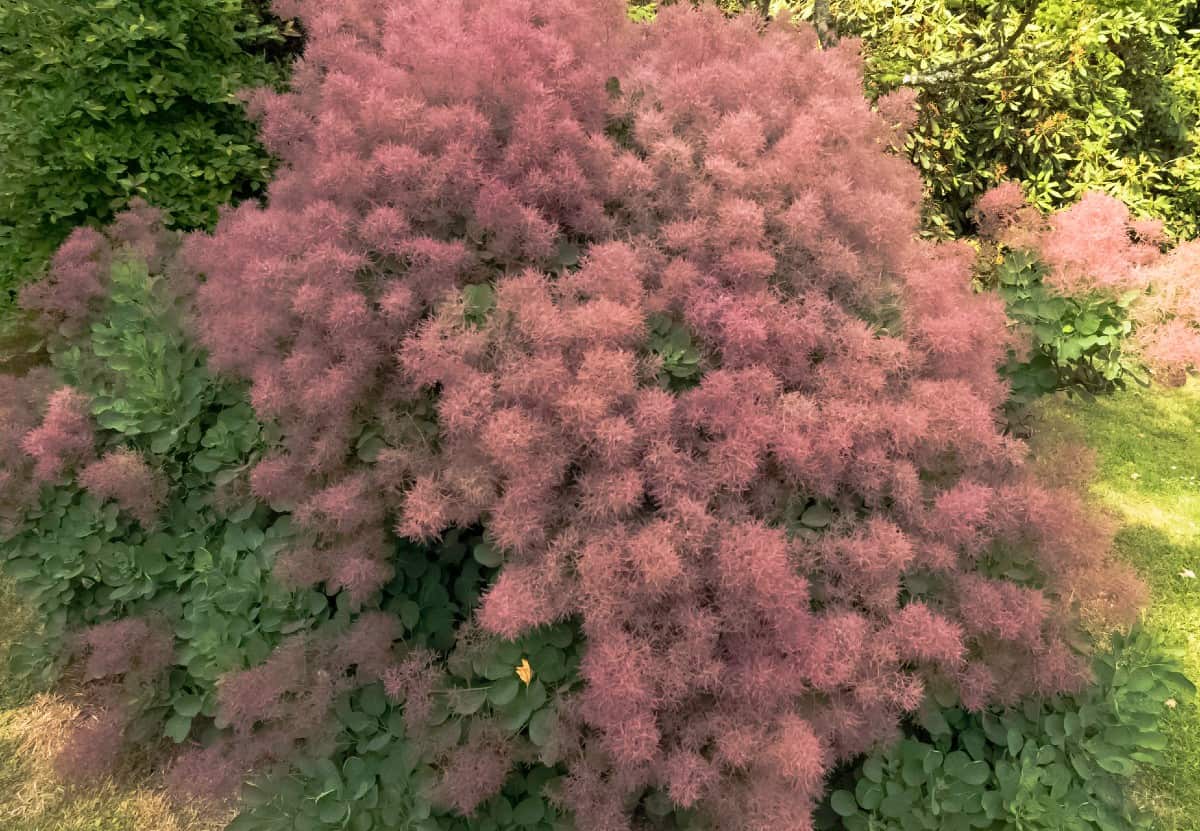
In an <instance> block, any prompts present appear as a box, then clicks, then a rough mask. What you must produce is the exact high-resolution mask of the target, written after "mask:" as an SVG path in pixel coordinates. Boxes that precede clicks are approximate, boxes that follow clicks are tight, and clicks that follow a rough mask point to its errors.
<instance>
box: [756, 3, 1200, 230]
mask: <svg viewBox="0 0 1200 831" xmlns="http://www.w3.org/2000/svg"><path fill="white" fill-rule="evenodd" d="M744 5H746V6H750V5H752V4H749V3H747V4H744ZM781 5H783V6H785V7H791V8H793V9H795V10H796V11H798V12H799V13H800V14H801V16H803V17H806V18H811V17H812V16H813V13H814V9H815V7H816V6H823V7H824V14H825V15H826V16H827V21H828V25H829V27H830V28H831V30H833V31H835V32H836V33H838V34H839V35H841V36H843V37H857V38H861V39H862V41H863V44H864V47H865V50H866V54H867V71H866V79H867V87H868V90H869V91H870V92H871V94H872V95H875V94H879V93H881V92H889V91H891V90H894V89H897V88H899V87H901V86H907V87H908V88H911V89H913V90H915V91H917V92H918V94H919V101H920V117H919V121H918V124H917V126H916V128H915V129H914V130H913V131H912V132H911V133H910V134H909V137H908V140H907V143H906V145H905V150H906V152H907V154H908V155H909V157H910V158H911V159H912V160H913V162H914V163H915V164H917V165H918V166H919V167H920V169H921V171H922V174H923V177H924V180H925V183H926V187H927V188H928V195H929V196H930V197H931V200H932V203H933V206H934V210H933V211H932V212H931V213H930V216H929V220H930V225H931V227H932V228H933V229H934V230H939V231H949V232H953V233H961V232H963V231H964V230H969V229H970V223H969V219H968V214H969V210H970V208H971V205H972V203H973V202H974V201H975V199H977V198H978V197H979V196H980V195H981V194H982V193H983V192H984V191H986V190H987V189H989V188H990V187H992V186H994V185H995V184H997V183H999V182H1001V181H1003V180H1005V179H1010V178H1011V179H1015V180H1018V181H1020V182H1022V183H1023V184H1024V185H1025V186H1026V188H1027V189H1028V191H1029V193H1030V194H1031V197H1032V198H1033V200H1034V201H1035V202H1036V203H1037V205H1038V206H1039V207H1041V208H1042V209H1043V210H1050V209H1052V208H1056V207H1060V206H1062V205H1064V204H1068V203H1070V202H1071V201H1073V200H1075V199H1077V198H1078V197H1079V196H1080V195H1081V194H1082V193H1084V192H1085V191H1087V190H1100V191H1104V192H1106V193H1109V194H1111V195H1113V196H1115V197H1117V198H1119V199H1120V200H1121V201H1123V202H1125V203H1126V204H1127V205H1129V206H1130V207H1131V208H1132V209H1133V210H1134V212H1135V213H1136V214H1137V215H1138V216H1158V217H1162V218H1163V219H1165V220H1166V223H1167V227H1168V230H1169V231H1170V232H1171V233H1172V234H1173V235H1177V236H1182V237H1192V236H1195V235H1196V233H1197V231H1198V230H1200V227H1198V226H1197V220H1196V217H1197V215H1198V213H1200V165H1198V163H1197V156H1196V152H1195V148H1196V142H1197V139H1198V138H1200V108H1198V107H1197V102H1198V101H1200V96H1197V90H1200V48H1198V45H1197V40H1196V37H1195V33H1196V29H1197V26H1198V25H1200V7H1198V6H1197V4H1196V3H1195V2H1194V0H1186V1H1185V2H1172V3H1162V2H1157V0H989V2H986V3H964V2H961V0H904V2H897V3H893V2H881V0H822V2H820V3H814V0H803V1H802V2H796V3H786V4H781Z"/></svg>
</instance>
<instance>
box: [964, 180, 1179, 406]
mask: <svg viewBox="0 0 1200 831" xmlns="http://www.w3.org/2000/svg"><path fill="white" fill-rule="evenodd" d="M975 215H976V217H977V218H978V221H979V224H980V230H981V233H982V234H983V236H984V237H985V239H987V240H988V241H989V242H990V243H992V244H993V246H994V249H993V250H996V251H997V252H998V255H997V258H996V259H997V261H998V262H1000V263H1001V265H1000V266H999V268H998V271H999V272H1004V270H1005V269H1006V268H1009V264H1010V263H1012V262H1015V263H1017V264H1018V268H1017V271H1018V272H1024V273H1026V274H1028V273H1029V272H1030V270H1031V269H1033V270H1037V271H1038V276H1037V283H1039V284H1040V285H1041V286H1044V291H1043V292H1042V296H1041V297H1040V298H1038V299H1039V300H1040V303H1038V304H1037V305H1036V308H1034V307H1031V308H1030V309H1025V310H1022V309H1017V312H1018V314H1017V317H1018V318H1019V317H1020V315H1021V313H1022V311H1034V312H1037V313H1047V309H1048V307H1052V308H1049V312H1048V313H1047V316H1048V317H1054V315H1053V312H1055V311H1058V310H1064V313H1063V314H1060V315H1059V317H1061V320H1057V319H1056V320H1053V321H1049V320H1048V321H1046V322H1053V323H1057V324H1061V325H1060V326H1058V327H1056V328H1057V331H1053V330H1051V329H1039V327H1038V326H1037V325H1036V323H1038V322H1041V321H1036V320H1034V321H1032V322H1034V323H1035V325H1034V327H1033V329H1034V337H1035V339H1036V341H1037V342H1038V344H1039V346H1044V347H1045V348H1044V352H1045V353H1046V355H1048V356H1050V357H1051V358H1052V360H1053V361H1054V363H1055V368H1056V370H1057V371H1058V372H1059V375H1060V376H1061V375H1062V374H1063V371H1064V368H1065V367H1067V366H1068V365H1070V364H1071V363H1072V362H1074V363H1076V364H1078V363H1080V362H1081V360H1082V359H1088V360H1090V358H1091V357H1092V356H1093V355H1095V354H1096V352H1097V350H1098V349H1105V350H1107V351H1108V352H1107V354H1108V356H1109V359H1108V361H1107V362H1106V363H1105V365H1103V366H1100V367H1097V368H1098V369H1100V370H1101V377H1102V378H1103V379H1104V380H1106V381H1108V382H1110V383H1111V382H1119V381H1120V380H1121V377H1122V376H1123V375H1131V374H1132V375H1133V376H1134V377H1137V371H1138V369H1137V368H1136V367H1134V366H1132V365H1131V364H1132V363H1133V361H1132V360H1126V359H1123V358H1121V351H1122V350H1123V351H1124V352H1127V353H1129V355H1130V356H1132V358H1136V360H1137V362H1139V363H1141V364H1144V366H1145V367H1146V368H1148V369H1149V370H1150V371H1151V372H1152V373H1153V374H1154V375H1155V376H1156V377H1158V378H1160V379H1162V380H1165V381H1167V382H1169V383H1181V382H1182V381H1183V380H1184V379H1185V378H1186V376H1187V374H1188V373H1189V372H1194V371H1196V370H1197V369H1200V284H1198V283H1197V280H1196V275H1197V274H1198V273H1200V242H1198V241H1195V240H1193V241H1187V242H1182V243H1179V244H1178V245H1175V246H1173V247H1171V246H1168V245H1167V244H1166V240H1165V238H1164V235H1163V230H1162V224H1161V223H1159V222H1156V221H1153V220H1140V219H1135V218H1134V217H1133V216H1131V214H1130V211H1129V209H1128V208H1127V207H1126V206H1125V205H1124V204H1122V203H1121V202H1119V201H1118V200H1116V199H1115V198H1113V197H1111V196H1108V195H1105V194H1102V193H1097V192H1089V193H1087V194H1085V195H1084V196H1083V197H1082V198H1081V199H1080V200H1079V201H1078V202H1076V203H1075V204H1073V205H1070V206H1068V207H1066V208H1063V209H1062V210H1060V211H1057V212H1055V213H1053V214H1049V215H1045V214H1043V213H1042V212H1040V211H1038V210H1037V209H1036V208H1034V207H1033V206H1031V205H1029V204H1027V203H1026V201H1025V197H1024V195H1023V193H1022V190H1021V187H1020V186H1019V185H1017V184H1016V183H1015V182H1006V183H1005V184H1003V185H1000V186H999V187H997V188H994V189H993V190H991V191H989V192H988V193H986V194H984V196H983V197H981V198H980V200H979V202H978V203H977V205H976V208H975ZM1000 282H1001V283H1002V284H1003V283H1005V280H1004V275H1003V274H1001V280H1000ZM1009 282H1010V284H1011V283H1012V281H1009ZM1002 290H1003V285H1002ZM1023 299H1028V298H1023ZM1011 309H1012V307H1011V306H1010V310H1011ZM1066 310H1069V312H1070V313H1065V312H1066ZM1101 388H1103V385H1101Z"/></svg>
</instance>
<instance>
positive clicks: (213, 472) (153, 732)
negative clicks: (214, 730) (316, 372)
mask: <svg viewBox="0 0 1200 831" xmlns="http://www.w3.org/2000/svg"><path fill="white" fill-rule="evenodd" d="M107 276H108V285H107V292H106V294H105V297H104V298H103V299H102V300H101V301H100V302H99V303H98V304H96V305H97V310H96V312H95V314H94V315H92V316H91V318H90V325H89V326H88V328H87V330H86V331H85V332H84V333H82V334H81V335H79V336H75V337H62V336H59V335H52V336H51V337H50V338H49V339H48V341H47V343H46V344H45V346H46V348H47V350H48V352H49V354H50V360H51V362H52V365H53V367H54V371H55V373H56V376H57V378H58V379H59V380H60V381H62V382H65V383H67V384H69V385H71V386H72V387H74V388H75V389H77V390H79V391H81V392H83V393H85V394H86V395H87V396H88V397H89V400H90V415H91V416H92V418H94V420H95V421H96V423H97V424H99V425H100V426H101V428H102V429H101V430H99V431H98V434H97V437H96V438H97V441H96V443H97V447H98V449H99V451H100V452H104V451H105V450H113V449H117V448H125V449H128V450H132V451H135V452H136V453H138V454H140V455H141V457H142V458H144V459H146V460H147V462H148V463H149V465H150V466H151V467H152V468H154V469H156V470H158V471H161V472H162V474H164V475H165V478H166V481H167V483H168V496H167V499H166V501H165V504H164V505H163V506H162V508H161V511H160V515H159V517H158V520H157V522H155V523H153V524H152V525H151V526H149V527H145V526H144V525H143V523H142V521H140V520H137V519H135V518H133V517H131V516H129V515H127V513H126V512H125V511H122V510H121V508H120V506H119V504H118V503H117V502H113V501H102V500H100V499H98V498H97V496H96V495H94V494H93V493H90V492H89V491H88V490H87V489H86V488H85V487H82V486H81V484H80V482H79V481H78V480H77V479H71V478H67V479H64V480H62V481H59V482H57V483H54V484H52V485H50V486H47V487H44V488H43V489H42V492H41V494H40V497H39V499H38V502H37V504H36V505H35V506H34V507H32V509H31V510H30V511H28V513H27V516H26V522H25V526H24V529H23V530H22V531H21V532H20V533H18V534H16V535H15V536H13V537H12V538H10V539H9V540H7V541H6V543H5V546H4V549H3V565H4V569H5V571H6V573H7V574H8V575H9V576H10V577H11V578H12V579H13V580H14V581H15V585H16V588H17V591H18V592H19V593H20V596H21V597H22V598H23V600H24V601H25V602H27V603H29V604H30V605H31V606H32V607H33V608H34V610H35V611H36V614H37V618H38V619H39V620H40V621H41V622H42V624H43V625H42V628H41V629H40V631H38V632H37V633H36V636H35V637H33V638H30V639H29V640H28V641H26V642H25V643H23V644H21V645H20V646H19V647H17V648H16V649H14V666H15V668H16V669H17V670H18V671H19V672H21V673H23V674H25V675H27V676H29V677H32V678H35V679H37V680H38V681H39V682H40V683H48V682H51V681H53V680H54V679H55V678H56V677H57V676H58V675H59V674H60V673H61V671H62V669H63V667H64V664H65V663H66V662H67V661H68V660H69V659H70V658H71V657H72V655H73V650H72V649H71V648H70V646H71V640H70V637H69V636H70V635H71V634H72V633H75V632H77V631H79V630H81V629H84V628H86V627H90V626H95V625H97V624H102V623H105V622H108V621H115V620H120V619H125V618H142V617H150V618H153V619H155V620H157V621H160V622H161V623H162V625H164V626H165V627H167V631H169V632H170V633H171V634H172V635H173V638H174V641H175V654H174V659H173V663H172V666H171V668H170V671H169V672H168V674H167V678H166V681H165V682H164V683H162V684H159V685H157V686H155V687H154V688H153V689H151V690H149V691H148V692H145V693H144V694H142V697H141V698H139V700H137V701H134V702H125V704H126V706H129V707H130V708H131V710H132V711H133V712H134V713H135V718H134V720H133V724H132V725H131V727H130V729H129V730H128V731H127V732H126V737H127V738H128V739H131V740H132V739H137V738H144V737H150V738H153V737H155V736H161V735H166V736H168V737H169V738H170V739H172V740H173V741H175V742H182V741H183V740H184V739H186V738H187V737H188V736H189V735H192V734H193V725H194V724H195V725H197V726H200V725H209V724H211V717H212V716H213V715H214V713H215V703H216V702H215V697H214V692H215V685H216V680H217V678H218V677H219V676H220V675H222V674H224V673H227V672H229V671H231V670H235V669H242V668H244V667H247V666H251V665H253V664H255V663H257V662H259V661H261V660H262V659H263V658H265V657H266V655H267V654H268V653H269V652H270V651H271V649H272V648H273V647H274V646H275V645H277V644H278V642H279V641H280V639H281V638H282V637H283V636H284V635H285V634H288V633H291V632H295V631H298V630H300V629H304V628H307V627H309V626H311V625H313V623H314V622H316V621H317V620H322V619H325V618H327V617H329V615H330V614H331V610H330V609H329V608H328V603H327V600H326V598H325V595H323V594H322V593H320V592H317V591H302V592H292V591H288V590H287V589H285V588H283V587H281V586H280V585H279V584H278V583H277V582H275V581H274V580H272V579H271V577H270V571H271V567H272V565H273V562H274V558H275V554H276V553H277V552H278V551H279V550H280V549H281V548H282V547H283V546H284V545H285V544H286V543H287V542H288V541H289V540H290V539H291V538H292V533H293V532H292V529H291V521H290V517H289V516H287V515H284V514H280V513H277V512H275V511H273V510H272V509H270V508H269V507H267V506H265V505H261V504H259V503H257V502H255V501H254V500H253V499H250V498H248V497H245V496H240V497H238V496H236V494H237V493H238V492H239V484H238V483H239V482H240V481H242V480H243V479H244V475H245V473H246V471H247V470H248V468H249V466H250V465H251V464H252V463H253V462H254V461H255V460H256V459H257V458H259V456H260V454H261V452H262V449H263V446H264V442H265V441H267V440H270V439H271V431H270V429H268V428H265V427H264V426H263V425H261V424H260V423H259V422H258V421H257V420H256V419H255V417H254V414H253V411H252V410H251V408H250V406H249V404H248V402H247V400H246V396H245V393H244V390H243V389H241V388H240V387H237V386H232V385H229V384H227V383H224V382H221V381H219V380H217V379H216V378H214V377H213V376H212V375H210V374H209V373H208V371H207V370H206V369H205V366H204V360H203V355H202V354H201V353H200V352H199V351H198V350H197V349H196V348H195V346H194V345H192V343H191V341H190V339H189V338H188V337H187V336H186V335H185V332H184V328H183V319H182V311H181V306H182V305H183V303H184V302H185V301H184V299H183V298H181V297H180V296H179V295H178V294H177V293H176V292H175V291H174V289H173V288H172V286H170V285H169V284H168V282H167V280H166V278H165V277H163V276H162V275H159V274H151V273H150V272H149V270H148V269H147V266H146V263H145V262H144V261H142V260H141V259H138V258H136V257H134V256H132V255H125V254H122V255H118V256H117V257H116V258H115V260H114V262H113V264H112V266H111V268H110V270H109V273H108V275H107ZM223 491H225V493H224V494H222V492H223ZM196 732H199V730H197V731H196Z"/></svg>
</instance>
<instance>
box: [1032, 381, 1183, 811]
mask: <svg viewBox="0 0 1200 831" xmlns="http://www.w3.org/2000/svg"><path fill="white" fill-rule="evenodd" d="M1046 416H1047V420H1046V421H1045V422H1044V425H1045V427H1046V429H1049V430H1056V431H1060V432H1063V433H1065V434H1067V435H1068V436H1072V437H1075V438H1079V439H1082V440H1084V441H1085V442H1086V443H1087V444H1088V446H1090V447H1091V448H1092V450H1093V451H1094V452H1095V454H1096V475H1095V478H1094V481H1093V484H1092V486H1091V491H1092V494H1093V496H1094V497H1095V499H1096V501H1097V503H1098V505H1099V506H1101V507H1102V508H1103V509H1104V510H1105V511H1107V512H1109V513H1111V514H1113V515H1114V516H1115V517H1117V518H1118V520H1119V521H1120V522H1121V525H1122V527H1121V530H1120V532H1119V533H1118V535H1117V540H1116V545H1117V551H1118V553H1119V554H1120V555H1121V556H1122V557H1123V558H1124V559H1125V560H1126V561H1127V562H1129V563H1130V564H1132V565H1133V566H1134V567H1135V568H1137V570H1138V572H1139V573H1140V574H1141V576H1142V579H1144V580H1145V581H1146V583H1147V584H1148V586H1149V587H1150V593H1151V604H1150V607H1149V608H1148V609H1147V610H1146V613H1145V619H1146V624H1147V626H1148V627H1150V628H1151V629H1153V630H1156V631H1158V632H1159V633H1161V634H1163V635H1166V636H1167V637H1169V638H1170V639H1172V640H1174V641H1175V642H1177V643H1179V644H1181V645H1183V646H1185V648H1186V657H1185V665H1186V670H1187V672H1188V675H1189V676H1190V677H1191V678H1192V679H1193V680H1200V385H1198V384H1196V383H1194V382H1193V383H1192V384H1189V385H1188V386H1187V387H1184V388H1182V389H1176V390H1164V389H1154V390H1150V391H1141V390H1135V391H1128V392H1125V393H1122V394H1119V395H1115V396H1112V397H1107V398H1102V399H1100V400H1098V401H1095V402H1091V403H1082V402H1066V401H1059V402H1055V403H1054V404H1052V405H1050V406H1049V407H1047V409H1046ZM1051 461H1052V460H1051ZM1167 732H1168V737H1169V745H1168V748H1167V756H1168V763H1167V765H1165V766H1163V767H1162V768H1158V769H1155V770H1152V771H1150V772H1149V773H1148V774H1147V775H1146V776H1145V777H1144V778H1143V780H1142V781H1141V783H1140V786H1139V789H1138V793H1137V797H1138V798H1139V800H1140V801H1142V802H1143V803H1144V804H1145V805H1146V806H1147V807H1149V808H1151V809H1152V810H1154V811H1155V813H1156V814H1157V815H1158V817H1159V819H1160V824H1159V825H1157V826H1156V828H1157V829H1161V831H1196V830H1197V829H1200V710H1198V709H1197V707H1196V706H1195V705H1194V704H1193V705H1188V706H1183V705H1181V706H1179V707H1177V708H1176V709H1175V710H1174V711H1171V712H1169V713H1168V715H1167Z"/></svg>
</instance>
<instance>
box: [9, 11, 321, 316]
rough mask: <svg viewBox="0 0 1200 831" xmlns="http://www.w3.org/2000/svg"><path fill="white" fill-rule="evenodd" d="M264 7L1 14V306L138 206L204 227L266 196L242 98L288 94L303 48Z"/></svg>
mask: <svg viewBox="0 0 1200 831" xmlns="http://www.w3.org/2000/svg"><path fill="white" fill-rule="evenodd" d="M264 7H265V3H259V2H257V1H256V0H249V1H247V0H97V1H96V2H61V0H9V2H5V3H3V4H0V303H8V302H10V301H11V297H12V294H13V292H14V291H15V289H16V287H17V286H19V285H20V284H21V283H23V282H25V281H27V280H28V279H30V278H31V277H32V276H33V275H34V274H35V273H36V272H37V271H38V270H39V269H40V268H41V267H42V266H43V265H44V263H45V262H46V260H47V259H48V257H49V256H50V254H51V253H52V252H53V251H54V249H55V248H56V247H57V246H58V244H59V243H60V242H62V240H63V239H64V238H65V237H66V235H67V234H68V233H69V232H70V231H71V229H72V228H74V227H75V226H78V225H85V224H88V225H96V226H99V225H102V224H104V223H106V222H107V221H108V220H109V219H111V218H112V216H113V214H114V213H115V212H116V211H117V210H119V209H120V208H122V207H123V206H124V205H125V204H126V203H127V202H128V201H129V199H130V198H131V197H133V196H142V197H144V198H146V199H147V200H148V201H150V202H152V203H154V204H155V205H158V206H160V207H162V208H164V209H165V210H167V212H168V213H169V214H170V215H171V217H172V219H173V221H174V222H175V223H176V224H177V225H178V226H179V227H182V228H196V227H201V226H207V225H209V224H210V223H211V222H213V221H214V220H215V218H216V209H217V207H218V206H219V205H222V204H224V203H227V202H231V201H233V202H236V201H238V200H240V199H244V198H247V197H250V196H253V195H254V194H256V193H258V192H260V191H261V190H262V188H263V186H264V183H265V182H266V180H267V178H268V176H269V174H270V171H271V161H270V159H269V158H268V156H267V154H266V152H265V151H264V150H263V148H262V147H261V145H259V143H258V141H257V139H256V130H255V127H254V125H253V124H251V123H250V122H249V121H248V120H247V119H246V117H245V113H244V110H243V107H242V105H241V103H240V102H239V101H238V100H237V99H236V98H235V93H237V91H239V90H241V89H243V88H246V87H252V86H259V85H263V84H279V83H281V82H282V79H283V77H284V69H285V65H284V64H285V61H284V60H283V59H284V57H285V56H286V54H287V53H288V51H289V49H290V44H291V43H294V42H298V41H299V38H298V37H290V38H289V37H287V36H286V33H288V32H291V34H295V33H294V32H292V31H291V30H290V29H287V28H286V27H283V26H281V24H280V22H279V21H278V20H276V19H274V18H271V17H270V16H269V15H265V14H264Z"/></svg>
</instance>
